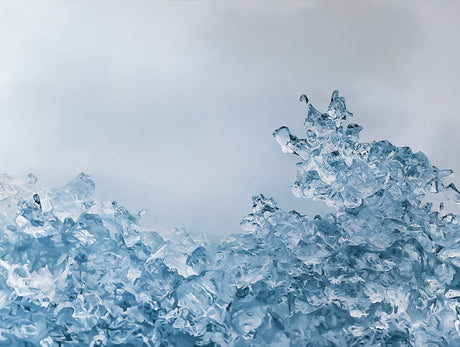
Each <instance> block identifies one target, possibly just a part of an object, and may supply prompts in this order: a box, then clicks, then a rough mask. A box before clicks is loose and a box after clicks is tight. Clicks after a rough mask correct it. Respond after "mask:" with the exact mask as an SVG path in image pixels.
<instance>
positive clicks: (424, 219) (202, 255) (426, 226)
mask: <svg viewBox="0 0 460 347" xmlns="http://www.w3.org/2000/svg"><path fill="white" fill-rule="evenodd" d="M300 99H301V101H303V102H306V104H307V109H308V110H307V111H308V112H307V118H306V120H305V130H306V134H305V138H303V139H302V138H298V137H296V136H294V135H292V134H291V133H290V131H289V129H288V128H286V127H282V128H280V129H278V130H276V131H275V133H274V135H275V138H276V140H277V141H278V143H279V144H280V146H281V149H282V150H283V152H286V153H292V154H294V155H297V156H298V157H299V163H298V164H297V179H296V181H295V183H294V185H293V187H292V189H293V192H294V194H295V195H297V196H299V197H302V198H313V199H317V200H322V201H325V202H326V203H327V204H329V205H330V206H333V207H334V208H335V212H334V213H333V214H328V215H326V216H322V217H320V216H316V217H313V218H310V217H307V216H302V215H300V214H299V213H297V212H295V211H291V212H287V211H284V210H282V209H280V208H279V207H278V206H277V205H276V203H275V202H274V201H273V200H272V199H270V198H267V197H265V196H263V195H260V196H258V197H255V198H254V199H253V208H252V212H251V213H250V214H249V215H248V216H246V217H245V218H244V219H243V221H242V222H241V227H242V229H243V230H245V233H242V234H238V235H232V236H229V237H227V238H226V239H224V240H222V241H221V242H220V243H219V244H210V243H208V242H207V241H206V238H205V237H204V236H200V235H190V234H188V233H187V232H186V231H184V230H182V229H172V230H161V229H154V228H147V227H144V226H142V224H141V223H140V217H141V215H143V214H144V212H145V211H141V212H140V213H139V214H136V215H132V214H130V213H129V212H128V211H127V210H126V209H125V208H123V207H121V206H119V205H118V204H117V203H115V202H99V201H96V200H95V199H94V197H93V192H94V183H93V182H92V180H91V179H90V177H89V176H88V175H85V174H80V175H79V176H78V177H77V178H76V179H75V180H73V181H72V182H70V183H69V184H67V185H65V186H64V187H62V188H61V189H51V190H46V189H41V190H40V189H39V188H38V187H37V185H36V178H35V177H34V176H29V177H28V178H27V179H26V180H25V181H21V180H19V179H15V178H12V177H9V176H7V175H2V176H0V345H5V346H15V345H19V346H67V345H69V346H70V345H82V346H88V345H89V346H101V345H107V346H116V345H118V346H142V345H145V346H192V345H201V346H219V345H220V346H226V345H230V346H268V345H270V346H289V345H290V346H334V345H335V346H344V345H350V346H364V345H367V346H374V345H381V346H388V345H390V346H427V345H433V346H434V345H437V346H442V345H446V346H458V345H460V331H459V329H460V320H459V314H460V305H459V300H460V270H459V269H460V232H459V225H458V216H457V214H455V213H453V212H452V210H453V207H452V206H454V205H453V204H456V203H458V202H459V201H460V193H459V191H458V190H457V189H456V187H455V186H454V185H453V184H451V183H449V182H448V181H447V177H448V176H449V175H450V174H451V173H452V172H451V171H450V170H439V169H437V168H436V167H433V166H432V165H431V164H430V162H429V160H428V159H427V157H426V156H425V155H424V154H423V153H420V152H419V153H413V152H412V151H411V150H410V148H408V147H396V146H394V145H392V144H391V143H389V142H388V141H380V142H373V143H362V142H359V132H360V131H361V130H362V128H361V127H360V126H359V125H356V124H353V123H347V118H349V117H350V116H351V113H349V112H348V111H347V110H346V106H345V101H344V99H343V98H342V97H340V96H339V95H338V93H337V92H334V93H333V95H332V100H331V104H330V106H329V108H328V110H327V111H326V113H321V112H319V111H317V110H316V109H315V108H314V107H313V106H312V105H311V104H310V102H309V100H308V98H307V97H306V96H302V97H301V98H300Z"/></svg>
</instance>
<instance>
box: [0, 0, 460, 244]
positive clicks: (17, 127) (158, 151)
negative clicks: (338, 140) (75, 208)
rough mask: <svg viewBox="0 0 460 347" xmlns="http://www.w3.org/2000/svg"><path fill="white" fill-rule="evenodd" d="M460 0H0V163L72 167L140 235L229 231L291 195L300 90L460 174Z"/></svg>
mask: <svg viewBox="0 0 460 347" xmlns="http://www.w3.org/2000/svg"><path fill="white" fill-rule="evenodd" d="M458 13H460V2H459V1H378V2H377V1H375V2H372V1H362V2H360V1H353V2H351V1H350V2H347V1H341V2H328V1H317V2H313V1H310V2H300V1H288V2H286V1H283V2H281V1H279V2H273V1H268V2H257V1H249V2H247V1H236V2H221V1H215V2H212V1H183V2H181V1H172V2H158V1H110V2H103V1H98V2H89V1H88V2H86V1H69V0H68V1H24V2H21V1H1V2H0V171H2V172H7V173H10V174H12V175H15V176H24V175H26V174H27V173H28V172H34V173H35V174H36V175H37V176H38V178H39V180H40V182H41V184H42V186H59V185H62V184H64V183H66V182H67V181H69V180H71V179H72V178H73V177H74V176H76V175H77V174H78V173H79V172H81V171H84V172H87V173H89V174H90V175H92V176H93V178H94V179H95V181H96V194H97V196H98V197H99V198H101V199H107V200H118V201H119V202H120V203H121V204H124V205H125V206H126V207H128V208H129V209H130V210H132V211H133V212H136V211H137V210H139V209H141V208H147V209H148V210H149V213H148V214H147V215H146V217H145V224H147V225H161V226H184V227H186V228H187V229H189V230H192V231H198V232H200V231H201V232H204V233H207V234H208V235H210V236H211V238H215V237H218V236H219V235H222V234H226V233H230V232H236V231H238V228H237V224H238V222H239V221H240V219H241V218H242V217H243V216H244V215H245V214H247V213H248V212H249V210H250V206H251V196H253V195H256V194H259V193H263V194H266V195H268V196H272V197H274V198H275V200H277V202H278V203H279V205H280V206H281V207H282V208H284V209H288V210H289V209H297V210H299V211H301V212H303V213H306V214H310V215H312V214H313V215H314V214H316V213H317V212H321V211H323V210H324V209H323V207H322V205H318V204H315V203H311V202H309V201H305V200H302V201H299V200H298V199H296V198H295V197H293V196H291V193H290V190H289V186H290V184H291V183H292V181H293V178H294V176H295V167H294V163H295V159H294V158H289V157H287V156H286V155H283V154H282V153H281V151H280V149H279V147H278V145H277V144H276V141H274V139H273V138H272V135H271V134H272V131H273V130H274V129H276V128H278V127H279V126H281V125H287V126H289V127H290V128H291V129H293V130H294V132H295V133H296V134H297V135H302V128H301V125H302V123H303V118H304V112H305V105H304V104H302V103H299V102H298V97H299V95H300V94H302V93H306V94H307V95H308V96H309V98H310V100H311V101H312V103H313V104H314V105H316V106H317V107H318V108H320V109H323V110H324V109H325V107H326V106H327V104H328V101H329V97H330V94H331V92H332V90H334V89H338V90H339V91H340V92H341V94H342V95H343V96H345V97H346V98H347V105H348V107H349V109H350V110H351V111H352V112H353V113H354V114H355V119H354V121H355V122H357V123H359V124H361V125H363V126H364V127H365V129H364V131H363V132H362V135H363V138H364V139H366V140H380V139H389V140H390V141H392V142H393V143H394V144H396V145H400V146H402V145H409V146H411V147H412V148H413V149H414V150H422V151H424V152H425V153H427V154H428V156H429V157H430V159H431V160H432V162H433V163H434V164H436V165H438V166H440V167H442V168H447V167H450V168H453V169H454V170H456V171H457V172H460V160H459V159H458V156H457V153H458V152H459V150H460V137H459V136H458V133H459V131H460V111H459V110H460V86H459V82H460V68H459V62H460V39H459V33H460V24H459V23H460V21H458V19H457V15H458Z"/></svg>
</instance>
